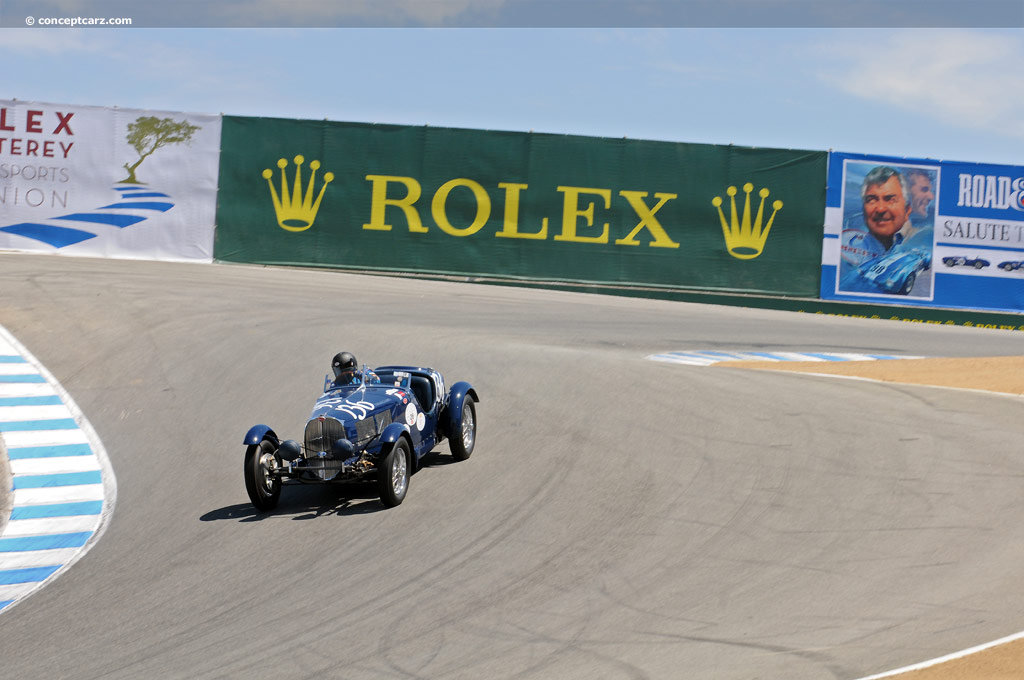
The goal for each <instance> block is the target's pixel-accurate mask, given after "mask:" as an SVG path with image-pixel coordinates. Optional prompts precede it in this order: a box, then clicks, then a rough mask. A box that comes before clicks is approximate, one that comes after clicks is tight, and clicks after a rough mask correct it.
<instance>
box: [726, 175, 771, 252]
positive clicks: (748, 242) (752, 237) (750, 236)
mask: <svg viewBox="0 0 1024 680" xmlns="http://www.w3.org/2000/svg"><path fill="white" fill-rule="evenodd" d="M753 190H754V185H753V184H751V183H750V182H747V183H746V184H744V185H743V193H745V194H746V198H745V199H744V201H743V217H742V218H741V217H740V216H739V215H738V213H737V212H736V187H729V188H728V189H726V190H725V193H727V194H728V195H729V201H730V203H731V205H732V216H731V219H730V220H729V221H726V219H725V213H723V212H722V197H721V196H715V197H714V198H713V199H711V205H713V206H715V207H716V208H718V218H719V219H720V220H721V221H722V233H723V234H724V235H725V247H726V248H728V250H729V254H730V255H732V256H733V257H735V258H738V259H740V260H752V259H754V258H755V257H757V256H758V255H760V254H761V251H762V250H764V244H765V241H767V240H768V232H769V231H770V230H771V228H772V222H774V221H775V215H776V213H778V212H779V210H781V209H782V201H775V202H774V203H772V208H773V210H772V214H771V217H769V218H768V224H766V225H765V227H764V229H762V228H761V222H762V220H763V219H764V201H765V199H766V198H768V194H769V193H770V192H769V191H768V189H761V191H759V192H758V193H757V195H758V196H760V197H761V203H760V204H759V205H758V206H757V217H756V218H755V219H754V221H753V223H751V221H750V192H752V191H753Z"/></svg>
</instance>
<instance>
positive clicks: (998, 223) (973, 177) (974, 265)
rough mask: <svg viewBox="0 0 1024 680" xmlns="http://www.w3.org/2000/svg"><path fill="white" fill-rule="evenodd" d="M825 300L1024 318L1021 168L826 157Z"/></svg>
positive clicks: (835, 154) (1023, 185)
mask: <svg viewBox="0 0 1024 680" xmlns="http://www.w3.org/2000/svg"><path fill="white" fill-rule="evenodd" d="M825 205H826V207H825V233H824V238H823V242H822V269H821V271H822V276H821V297H822V299H825V300H850V301H859V302H875V303H888V304H896V305H920V306H932V307H951V308H966V309H978V310H994V311H1011V312H1021V311H1024V276H1022V274H1024V269H1022V265H1024V168H1021V167H1016V166H1007V165H988V164H982V163H960V162H952V161H936V160H928V159H913V158H897V157H893V156H868V155H863V154H849V153H840V152H832V153H830V154H829V168H828V187H827V190H826V197H825Z"/></svg>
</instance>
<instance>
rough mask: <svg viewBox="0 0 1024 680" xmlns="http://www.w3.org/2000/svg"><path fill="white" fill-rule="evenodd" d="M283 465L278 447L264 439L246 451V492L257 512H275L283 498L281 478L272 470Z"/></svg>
mask: <svg viewBox="0 0 1024 680" xmlns="http://www.w3.org/2000/svg"><path fill="white" fill-rule="evenodd" d="M280 465H281V459H280V458H279V457H278V455H277V447H275V446H274V444H273V443H272V442H269V441H267V440H266V439H264V440H263V441H261V442H260V443H259V444H255V445H253V446H250V447H249V448H247V449H246V450H245V490H246V491H247V492H248V493H249V500H251V501H252V504H253V505H254V506H256V509H257V510H273V509H274V508H275V507H276V506H277V501H278V499H280V498H281V478H280V477H276V476H274V475H273V474H272V473H271V470H272V469H273V468H275V467H279V466H280Z"/></svg>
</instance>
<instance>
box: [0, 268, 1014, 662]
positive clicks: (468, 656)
mask: <svg viewBox="0 0 1024 680" xmlns="http://www.w3.org/2000/svg"><path fill="white" fill-rule="evenodd" d="M0 325H3V326H5V327H6V328H7V329H8V330H9V331H10V332H11V333H13V334H14V336H15V337H16V338H18V340H20V341H21V343H23V344H24V345H25V346H26V347H27V348H28V350H29V351H30V352H32V353H33V354H34V355H35V356H36V357H37V358H38V359H39V360H40V361H42V362H43V363H44V364H45V365H46V367H47V368H48V369H49V370H50V371H51V372H52V373H53V374H54V376H55V377H56V378H57V379H58V380H59V381H60V382H61V383H62V385H63V386H64V388H66V389H67V391H68V392H69V393H70V394H71V395H72V397H73V398H74V400H75V401H76V402H77V404H78V406H79V407H80V408H81V409H82V411H83V412H84V413H85V415H86V416H87V417H88V418H89V420H90V421H91V423H92V425H93V427H94V428H95V429H96V432H97V433H98V434H99V436H100V438H101V439H102V441H103V443H104V445H105V447H106V449H107V452H108V454H109V456H110V459H111V462H112V464H113V468H114V471H115V473H116V476H117V484H118V497H117V505H116V507H115V509H114V513H113V518H112V520H111V522H110V524H109V526H108V528H107V531H106V533H105V534H104V535H103V537H102V538H101V539H100V541H99V542H98V544H97V545H96V546H95V547H94V548H93V549H92V550H91V551H90V552H89V553H88V554H87V555H86V556H85V557H84V558H83V559H81V560H80V561H79V562H78V563H77V564H75V565H74V567H73V568H71V569H70V570H69V571H68V572H67V573H65V574H64V575H63V576H61V577H60V578H58V579H57V580H56V581H55V582H53V583H52V584H51V585H49V586H48V587H46V588H44V589H43V590H41V591H40V592H38V593H36V594H35V595H33V596H31V597H30V598H28V599H27V600H25V601H23V602H21V603H19V604H18V605H17V606H14V607H12V608H10V609H9V610H7V611H4V612H3V613H0V660H2V661H0V663H2V667H0V668H2V670H0V674H2V675H3V677H4V678H18V679H21V680H24V679H34V678H46V679H51V678H74V679H76V680H80V679H86V678H143V677H154V678H156V677H159V678H228V677H231V678H237V677H245V678H353V679H355V678H359V679H363V678H388V679H391V678H431V679H435V678H436V679H441V678H445V679H447V678H467V679H479V678H489V679H490V678H559V679H568V678H580V679H586V680H593V679H595V678H607V679H615V678H623V679H630V680H637V679H641V678H701V679H705V678H709V679H715V680H731V679H737V680H739V679H742V680H751V679H752V678H786V679H788V680H802V679H821V678H839V679H849V680H852V679H854V678H859V677H863V676H866V675H869V674H872V673H878V672H881V671H885V670H888V669H892V668H896V667H900V666H904V665H907V664H910V663H914V662H918V661H922V660H925V659H929V658H933V657H936V656H940V655H943V654H946V653H949V652H951V651H955V650H959V649H964V648H966V647H970V646H972V645H976V644H979V643H982V642H987V641H989V640H994V639H997V638H1000V637H1003V636H1006V635H1009V634H1012V633H1015V632H1017V631H1020V630H1024V613H1022V610H1021V607H1020V601H1021V599H1022V596H1024V581H1022V580H1021V578H1020V565H1021V563H1022V559H1024V523H1022V522H1021V521H1020V516H1021V504H1022V498H1024V496H1022V493H1021V483H1022V478H1024V457H1021V456H1020V453H1019V451H1020V446H1019V444H1020V441H1021V440H1022V439H1024V419H1022V418H1021V417H1020V410H1021V402H1020V400H1019V399H1016V398H1009V397H1005V396H996V395H990V394H984V393H978V392H965V391H957V390H947V389H936V388H929V387H914V386H906V385H892V384H880V383H871V382H864V381H855V380H840V379H831V378H822V377H815V376H808V375H799V374H783V373H773V372H763V371H747V370H742V369H738V368H715V369H709V368H702V367H690V366H675V365H668V364H662V363H656V362H652V361H648V360H645V358H644V357H645V356H647V355H649V354H652V353H657V352H664V351H683V350H694V349H757V350H762V351H834V352H873V353H883V352H885V353H898V354H907V355H923V356H997V355H1011V354H1020V353H1021V344H1020V343H1021V340H1020V335H1019V333H1010V332H1000V331H984V330H978V329H969V328H962V327H937V326H925V325H915V324H906V323H895V322H884V321H859V320H854V319H840V318H833V317H823V316H814V315H804V314H795V313H783V312H771V311H762V310H743V309H737V308H729V307H715V306H702V305H692V304H683V303H670V302H660V301H650V300H636V299H624V298H614V297H603V296H595V295H580V294H571V293H562V292H550V291H532V290H522V289H514V288H502V287H492V286H484V285H474V284H465V283H456V282H432V281H423V280H413V279H393V278H383V277H369V276H357V275H349V274H341V273H336V272H323V271H303V270H281V269H267V268H258V267H242V266H229V265H217V266H203V265H189V264H174V263H152V262H131V261H113V260H109V261H108V260H87V259H73V258H62V257H45V256H29V255H15V254H6V255H0ZM342 349H346V350H350V351H353V352H354V353H355V354H356V356H357V357H358V358H359V359H360V361H365V362H367V363H370V364H371V365H377V364H386V363H409V364H423V365H432V366H435V367H437V368H438V369H440V370H441V371H442V372H443V373H444V375H445V377H446V378H447V379H448V381H449V382H451V381H453V380H460V379H463V380H468V381H470V382H471V383H473V385H474V386H475V387H476V389H477V391H478V393H479V394H480V397H481V403H480V404H479V408H478V418H479V421H480V430H479V440H478V443H477V448H476V451H475V453H474V454H473V457H472V458H470V459H469V460H468V461H466V462H463V463H457V464H456V463H454V462H453V461H452V459H451V457H450V456H449V454H448V449H447V444H444V445H442V446H441V447H439V448H438V450H437V453H436V454H434V455H433V456H432V459H431V460H430V462H429V464H428V465H427V466H426V467H424V468H423V469H422V470H420V471H419V472H418V473H417V474H416V475H414V476H413V478H412V481H411V484H410V490H409V495H408V497H407V499H406V501H405V503H404V504H403V505H401V506H400V507H398V508H396V509H393V510H386V511H385V510H384V509H383V508H382V506H381V505H380V504H379V502H378V501H377V499H376V497H375V495H374V493H373V491H372V489H369V490H368V489H365V488H362V487H344V488H330V487H303V488H300V489H294V488H288V489H286V490H285V494H284V495H283V497H282V503H281V506H280V507H279V509H278V510H277V511H275V512H273V513H272V514H269V515H259V514H257V513H255V512H254V510H253V509H252V508H251V506H250V505H249V503H248V499H247V497H246V493H245V487H244V484H243V478H242V456H243V453H244V447H243V446H242V444H241V441H242V437H243V435H244V434H245V432H246V430H247V429H248V427H249V426H250V425H253V424H256V423H260V422H265V423H267V424H269V425H271V426H273V427H275V428H276V429H277V431H278V432H279V433H280V434H282V435H284V436H289V437H294V438H298V437H299V436H300V435H301V430H302V426H303V425H304V423H305V418H306V416H307V415H308V412H309V409H310V407H311V405H312V402H313V400H314V399H315V397H316V396H317V394H318V392H319V389H320V388H321V387H322V385H323V377H324V374H325V373H326V372H327V371H328V370H329V361H330V358H331V356H332V355H333V354H334V353H335V352H337V351H339V350H342Z"/></svg>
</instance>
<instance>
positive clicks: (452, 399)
mask: <svg viewBox="0 0 1024 680" xmlns="http://www.w3.org/2000/svg"><path fill="white" fill-rule="evenodd" d="M467 395H468V396H470V397H472V398H473V401H475V402H479V401H480V397H478V396H476V390H474V389H473V386H472V385H470V384H469V383H468V382H465V381H459V382H457V383H455V384H454V385H452V389H451V391H449V392H448V417H447V418H446V422H445V423H444V427H445V434H446V435H447V436H448V438H449V439H450V438H451V437H452V436H454V433H456V432H458V431H459V424H460V423H462V404H463V402H464V400H465V398H466V396H467Z"/></svg>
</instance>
